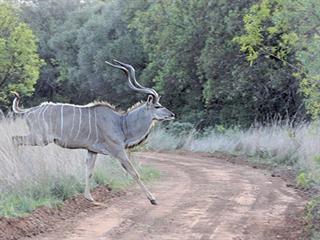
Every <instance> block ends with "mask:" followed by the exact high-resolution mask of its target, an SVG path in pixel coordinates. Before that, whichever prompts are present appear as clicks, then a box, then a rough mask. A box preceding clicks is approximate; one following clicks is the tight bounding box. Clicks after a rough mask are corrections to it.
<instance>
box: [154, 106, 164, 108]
mask: <svg viewBox="0 0 320 240" xmlns="http://www.w3.org/2000/svg"><path fill="white" fill-rule="evenodd" d="M154 108H162V106H155V107H154Z"/></svg>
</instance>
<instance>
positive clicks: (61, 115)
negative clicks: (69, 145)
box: [60, 105, 63, 140]
mask: <svg viewBox="0 0 320 240" xmlns="http://www.w3.org/2000/svg"><path fill="white" fill-rule="evenodd" d="M60 136H61V137H60V138H61V140H62V137H63V105H61V134H60Z"/></svg>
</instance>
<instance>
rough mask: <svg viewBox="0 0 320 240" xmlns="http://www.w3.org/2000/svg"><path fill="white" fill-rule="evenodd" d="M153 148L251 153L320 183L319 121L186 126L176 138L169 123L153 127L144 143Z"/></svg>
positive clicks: (261, 160) (256, 157)
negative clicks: (202, 128)
mask: <svg viewBox="0 0 320 240" xmlns="http://www.w3.org/2000/svg"><path fill="white" fill-rule="evenodd" d="M146 146H147V148H152V149H153V150H173V149H177V148H181V149H186V150H190V151H193V152H210V153H213V152H225V153H230V154H241V155H246V156H248V157H251V158H249V159H252V160H254V161H260V162H261V163H266V164H270V165H273V166H283V165H285V166H290V167H292V168H294V169H296V170H297V171H302V172H303V174H302V175H301V177H302V176H305V178H307V179H306V180H305V181H307V182H310V180H312V181H313V182H315V183H316V184H317V185H319V184H320V123H319V122H314V123H301V124H300V125H298V126H293V125H291V124H290V123H289V122H286V123H282V122H277V121H275V122H274V123H272V124H269V125H267V126H262V125H256V126H253V127H251V128H249V129H246V130H241V129H238V128H232V129H224V128H223V127H222V126H217V127H216V128H210V129H207V130H205V131H204V132H202V133H199V132H197V131H195V130H194V129H192V130H189V132H188V133H185V134H184V135H182V136H181V135H180V136H179V137H178V138H177V137H175V136H174V135H173V134H172V131H170V127H166V128H164V127H162V128H156V129H155V131H154V132H153V133H152V134H151V135H150V137H149V138H148V141H147V143H146Z"/></svg>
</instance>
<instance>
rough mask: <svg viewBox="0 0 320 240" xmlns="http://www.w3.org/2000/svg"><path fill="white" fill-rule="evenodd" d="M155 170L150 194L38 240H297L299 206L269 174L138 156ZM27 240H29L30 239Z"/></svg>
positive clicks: (123, 200)
mask: <svg viewBox="0 0 320 240" xmlns="http://www.w3.org/2000/svg"><path fill="white" fill-rule="evenodd" d="M135 160H136V161H142V162H144V163H145V162H148V163H149V164H151V165H153V166H155V167H156V168H158V169H159V170H160V171H161V176H162V177H161V179H160V181H158V182H155V183H152V184H150V186H149V188H150V190H151V191H152V192H153V193H154V195H155V196H156V197H157V200H158V203H159V205H158V206H152V205H150V203H149V201H148V200H146V199H145V197H144V196H143V194H142V193H141V191H140V190H139V189H138V188H137V187H134V188H133V189H131V190H128V194H126V195H125V196H122V197H119V198H115V199H113V200H112V201H111V203H109V206H108V207H104V208H103V207H101V208H98V209H95V210H93V211H91V212H89V213H88V212H86V213H83V214H80V215H79V216H77V217H76V218H75V219H72V220H70V221H68V223H66V224H64V225H63V226H59V228H58V229H57V230H56V231H54V232H52V233H49V234H42V235H39V236H37V237H35V238H32V239H43V240H56V239H65V240H80V239H81V240H105V239H108V240H109V239H117V240H148V239H155V240H175V239H177V240H188V239H190V240H194V239H201V240H206V239H215V240H229V239H230V240H253V239H257V240H264V239H265V240H272V239H286V240H287V239H295V240H296V239H299V237H300V235H301V231H302V227H301V225H299V224H300V222H299V221H297V218H299V217H301V215H299V214H301V212H302V209H303V204H304V202H303V200H302V199H301V198H300V197H299V196H298V194H297V193H296V192H295V191H294V190H293V189H291V188H288V187H286V183H285V182H284V181H283V180H281V179H280V178H277V177H271V176H270V172H268V171H266V170H261V169H254V168H252V167H249V166H246V165H238V164H232V163H230V162H227V161H225V160H222V159H218V158H212V157H208V156H204V155H199V154H198V155H197V154H192V153H190V154H189V153H185V154H164V153H140V154H136V155H135ZM28 239H30V238H28Z"/></svg>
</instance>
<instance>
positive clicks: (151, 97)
mask: <svg viewBox="0 0 320 240" xmlns="http://www.w3.org/2000/svg"><path fill="white" fill-rule="evenodd" d="M147 104H148V105H151V104H153V96H152V95H148V99H147Z"/></svg>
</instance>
